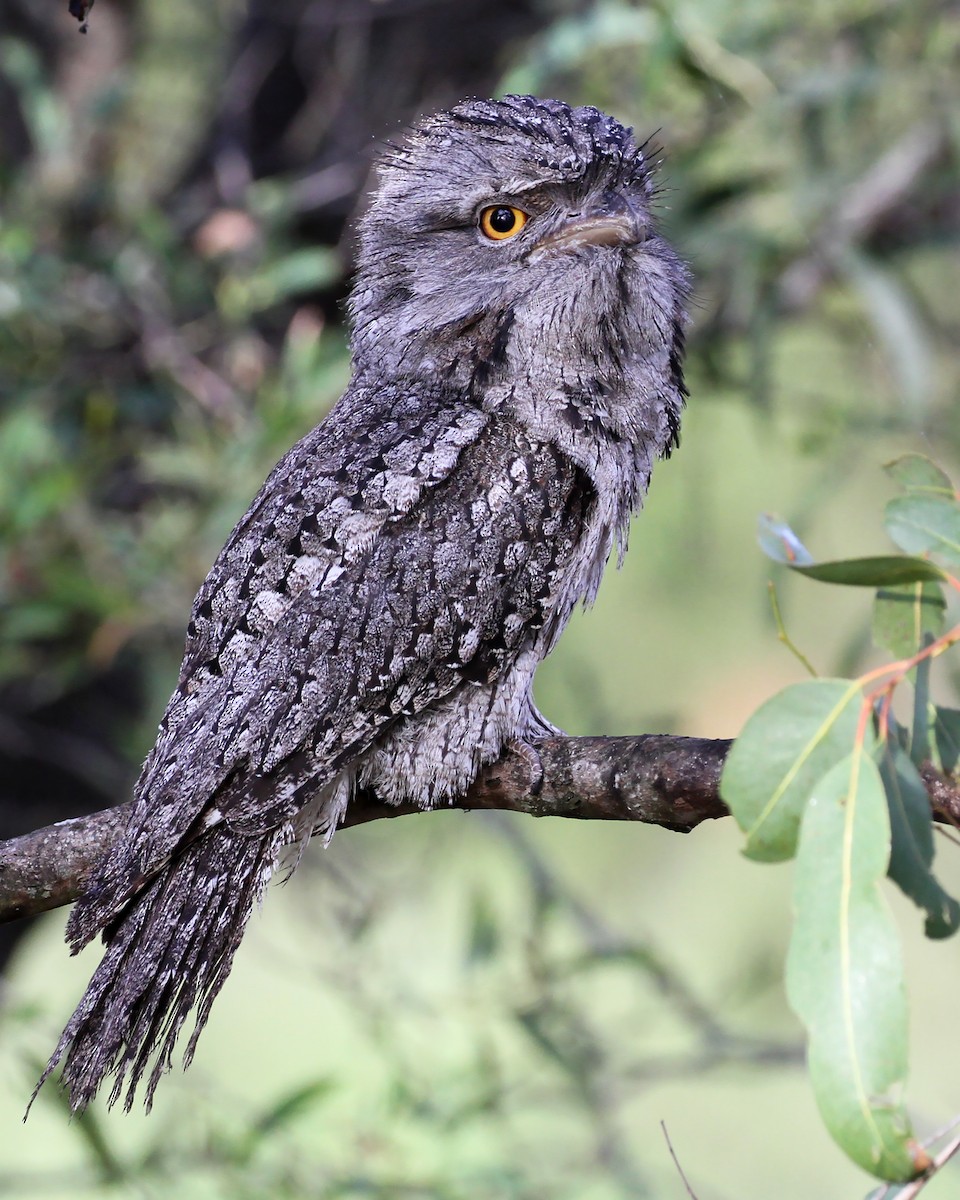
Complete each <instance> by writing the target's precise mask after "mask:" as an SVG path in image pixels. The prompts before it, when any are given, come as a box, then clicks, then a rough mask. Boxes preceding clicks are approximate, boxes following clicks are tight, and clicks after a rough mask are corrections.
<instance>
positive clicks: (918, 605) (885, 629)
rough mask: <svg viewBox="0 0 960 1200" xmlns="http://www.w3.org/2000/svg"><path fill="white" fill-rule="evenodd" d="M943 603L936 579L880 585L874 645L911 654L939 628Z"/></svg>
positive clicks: (900, 654)
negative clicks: (933, 580) (896, 584)
mask: <svg viewBox="0 0 960 1200" xmlns="http://www.w3.org/2000/svg"><path fill="white" fill-rule="evenodd" d="M905 561H906V560H905ZM913 561H917V560H913ZM946 607H947V605H946V601H945V600H944V598H943V590H942V588H941V587H940V586H939V585H938V584H936V583H930V582H924V583H920V582H917V583H908V584H902V585H898V586H893V587H882V588H881V589H880V590H879V591H878V592H877V595H876V599H875V600H874V602H873V641H874V645H876V646H879V647H880V649H881V650H888V651H889V652H890V653H891V654H892V655H893V657H894V658H910V657H911V656H912V655H914V654H916V653H917V651H918V650H919V649H920V647H921V646H922V645H923V640H924V638H925V637H927V636H928V635H931V636H933V637H937V636H938V635H939V634H940V633H941V632H942V630H943V624H944V620H943V618H944V613H945V612H946Z"/></svg>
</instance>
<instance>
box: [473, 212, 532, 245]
mask: <svg viewBox="0 0 960 1200" xmlns="http://www.w3.org/2000/svg"><path fill="white" fill-rule="evenodd" d="M529 219H530V218H529V217H528V216H527V214H526V213H525V212H524V211H523V209H522V208H514V207H513V206H512V205H511V204H491V206H490V207H489V208H485V209H484V210H483V212H482V213H481V214H480V232H481V233H482V234H483V235H484V237H488V238H491V239H492V240H493V241H495V242H503V241H506V239H507V238H512V237H516V236H517V234H518V233H519V232H520V230H521V229H522V228H523V227H524V225H526V223H527V221H528V220H529Z"/></svg>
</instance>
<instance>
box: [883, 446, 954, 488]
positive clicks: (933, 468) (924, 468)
mask: <svg viewBox="0 0 960 1200" xmlns="http://www.w3.org/2000/svg"><path fill="white" fill-rule="evenodd" d="M883 469H884V470H885V471H886V473H887V474H888V475H889V476H890V477H891V479H895V480H896V481H897V483H899V484H900V486H901V487H902V488H903V489H904V490H905V491H907V492H934V493H935V494H937V495H941V496H952V495H953V494H954V487H953V483H952V482H951V481H950V477H949V476H948V475H946V474H945V473H944V472H943V471H941V470H940V468H939V467H938V466H937V464H936V463H935V462H932V461H931V460H930V459H929V458H927V457H926V455H924V454H904V455H901V457H900V458H895V459H894V460H893V462H888V463H886V464H885V465H884V468H883Z"/></svg>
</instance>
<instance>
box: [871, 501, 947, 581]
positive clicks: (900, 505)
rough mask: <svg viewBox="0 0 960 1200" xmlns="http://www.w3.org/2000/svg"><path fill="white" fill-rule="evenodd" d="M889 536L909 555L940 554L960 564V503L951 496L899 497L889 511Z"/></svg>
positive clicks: (887, 515)
mask: <svg viewBox="0 0 960 1200" xmlns="http://www.w3.org/2000/svg"><path fill="white" fill-rule="evenodd" d="M884 520H885V522H886V526H887V532H888V533H889V534H890V536H891V538H893V540H894V541H895V542H896V543H897V545H898V546H899V547H900V549H901V550H906V552H907V553H908V554H939V555H941V556H942V557H943V558H945V559H947V561H948V562H950V563H957V564H960V501H957V500H955V499H953V497H950V496H935V495H930V494H919V493H915V494H911V495H907V496H898V497H897V498H896V499H895V500H891V501H890V503H889V504H888V505H887V507H886V511H885V514H884Z"/></svg>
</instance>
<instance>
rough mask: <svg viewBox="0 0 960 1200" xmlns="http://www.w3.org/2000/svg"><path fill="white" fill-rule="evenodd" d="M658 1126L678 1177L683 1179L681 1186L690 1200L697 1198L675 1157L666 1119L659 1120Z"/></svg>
mask: <svg viewBox="0 0 960 1200" xmlns="http://www.w3.org/2000/svg"><path fill="white" fill-rule="evenodd" d="M660 1128H661V1129H662V1130H663V1136H664V1138H665V1139H666V1143H667V1149H668V1150H669V1151H670V1157H671V1158H672V1159H673V1165H674V1166H675V1167H676V1168H677V1171H678V1172H679V1174H680V1178H681V1179H682V1180H683V1186H684V1187H685V1188H686V1189H687V1195H688V1196H689V1197H690V1200H697V1193H696V1192H695V1191H694V1190H693V1188H692V1187H691V1186H690V1181H689V1180H688V1179H687V1177H686V1175H684V1173H683V1167H681V1166H680V1160H679V1158H677V1155H676V1152H675V1151H674V1149H673V1142H671V1141H670V1134H669V1133H667V1123H666V1121H661V1122H660Z"/></svg>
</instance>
